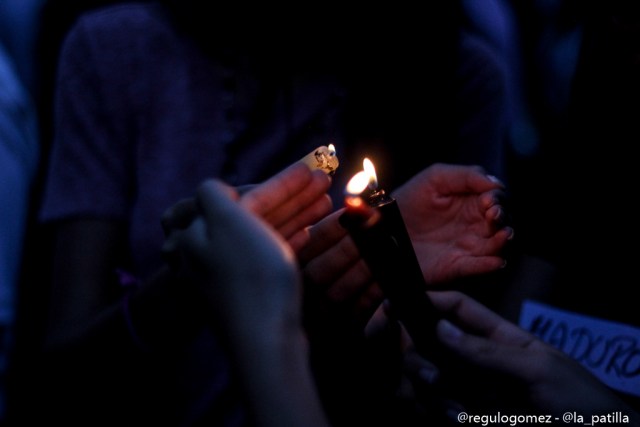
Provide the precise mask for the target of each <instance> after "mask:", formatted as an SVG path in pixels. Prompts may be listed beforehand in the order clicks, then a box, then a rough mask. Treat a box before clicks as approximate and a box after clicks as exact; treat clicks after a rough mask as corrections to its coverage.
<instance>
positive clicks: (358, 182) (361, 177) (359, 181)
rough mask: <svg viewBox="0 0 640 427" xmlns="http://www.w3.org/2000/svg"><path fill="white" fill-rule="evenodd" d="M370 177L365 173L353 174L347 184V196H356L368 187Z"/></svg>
mask: <svg viewBox="0 0 640 427" xmlns="http://www.w3.org/2000/svg"><path fill="white" fill-rule="evenodd" d="M369 180H370V176H369V174H368V173H367V172H365V171H360V172H358V173H357V174H355V175H354V176H353V177H352V178H351V179H350V180H349V183H348V184H347V190H346V192H347V194H349V195H350V196H358V195H359V194H360V193H362V192H363V191H364V190H365V188H367V186H368V185H369Z"/></svg>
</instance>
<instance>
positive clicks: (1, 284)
mask: <svg viewBox="0 0 640 427" xmlns="http://www.w3.org/2000/svg"><path fill="white" fill-rule="evenodd" d="M38 148H39V147H38V131H37V126H36V113H35V108H34V106H33V102H32V98H31V96H30V95H29V92H28V91H27V89H26V88H25V86H24V85H23V84H22V82H21V81H20V80H19V77H18V73H17V71H16V68H15V65H14V61H13V58H12V57H11V56H10V55H9V54H8V53H7V51H6V50H5V49H4V44H3V41H2V40H0V166H1V167H0V183H1V184H2V185H1V186H0V200H2V207H0V218H1V220H0V236H1V237H0V420H2V419H4V417H5V413H6V409H5V406H6V404H7V403H6V399H7V396H6V394H7V388H8V382H9V376H10V367H11V366H12V364H13V351H14V343H15V332H16V318H17V311H18V295H19V286H18V282H19V276H20V267H21V265H22V260H23V248H24V239H25V233H26V217H27V211H28V209H29V195H30V190H31V186H32V184H33V180H34V176H35V173H36V168H37V164H38V159H39V157H38V156H39V150H38Z"/></svg>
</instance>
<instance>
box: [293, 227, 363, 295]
mask: <svg viewBox="0 0 640 427" xmlns="http://www.w3.org/2000/svg"><path fill="white" fill-rule="evenodd" d="M311 238H312V240H313V236H311ZM305 250H306V248H305ZM359 260H360V253H359V252H358V249H357V248H356V245H355V243H353V240H351V238H350V237H348V236H345V237H343V238H342V239H340V240H339V241H338V243H337V244H335V245H334V246H332V247H331V248H329V249H328V250H327V251H325V252H322V253H320V254H318V255H317V256H315V257H314V258H313V259H311V260H308V262H307V263H306V265H305V266H304V273H305V276H306V277H308V278H309V280H310V281H312V282H313V283H316V284H320V285H329V284H332V283H334V282H336V281H337V280H338V279H339V278H340V277H341V276H344V275H345V274H346V273H347V272H348V271H349V269H350V268H351V267H352V266H353V265H355V264H356V263H357V262H358V261H359Z"/></svg>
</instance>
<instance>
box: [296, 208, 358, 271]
mask: <svg viewBox="0 0 640 427" xmlns="http://www.w3.org/2000/svg"><path fill="white" fill-rule="evenodd" d="M343 212H344V209H340V210H338V211H336V212H333V213H331V214H329V215H327V216H326V217H324V218H323V219H322V220H320V221H319V222H318V223H316V224H314V225H313V226H311V227H310V228H309V235H310V239H309V243H308V244H307V245H306V246H305V247H304V249H302V250H301V251H300V253H299V255H298V256H299V258H300V260H301V262H302V263H303V264H306V263H307V262H310V261H311V260H312V259H314V258H315V257H317V256H318V255H320V254H322V253H323V252H326V251H327V250H329V248H331V247H332V246H334V245H336V244H337V243H338V242H340V241H341V240H342V239H343V238H344V237H345V236H346V235H347V230H345V228H344V227H343V226H342V225H340V222H339V218H340V215H342V213H343ZM354 248H355V245H354Z"/></svg>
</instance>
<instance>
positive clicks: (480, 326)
mask: <svg viewBox="0 0 640 427" xmlns="http://www.w3.org/2000/svg"><path fill="white" fill-rule="evenodd" d="M428 294H429V297H430V298H431V300H432V302H433V304H434V305H435V307H436V308H437V309H438V310H439V311H442V312H444V313H445V314H446V315H447V317H448V318H450V319H452V321H454V322H455V323H456V324H457V325H460V327H461V328H462V329H464V330H466V331H471V332H473V333H474V334H475V335H478V336H480V337H484V338H489V339H490V340H491V341H495V342H496V343H503V344H508V345H511V346H515V347H526V346H527V345H529V344H530V343H531V342H532V340H534V339H535V338H534V337H533V335H531V334H529V333H528V332H526V331H525V330H523V329H522V328H520V327H518V326H517V325H515V324H514V323H511V322H509V321H507V320H506V319H504V318H502V317H501V316H500V315H498V314H497V313H495V312H494V311H492V310H490V309H489V308H487V307H485V306H484V305H482V304H480V303H479V302H477V301H476V300H474V299H473V298H471V297H469V296H467V295H464V294H462V293H460V292H456V291H432V292H428ZM449 338H452V337H449Z"/></svg>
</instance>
